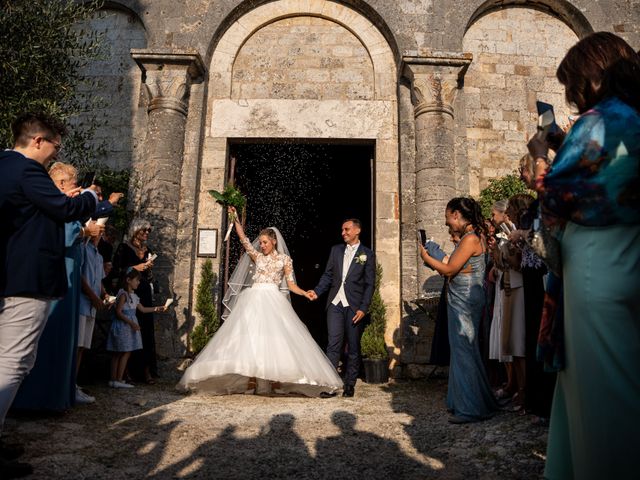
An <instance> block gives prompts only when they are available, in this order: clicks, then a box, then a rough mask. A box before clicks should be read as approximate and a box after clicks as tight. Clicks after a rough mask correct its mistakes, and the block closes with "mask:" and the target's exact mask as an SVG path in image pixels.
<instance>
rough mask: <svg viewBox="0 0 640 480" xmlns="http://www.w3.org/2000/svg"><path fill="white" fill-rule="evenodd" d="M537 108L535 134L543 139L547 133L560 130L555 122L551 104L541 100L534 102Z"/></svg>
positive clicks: (552, 133)
mask: <svg viewBox="0 0 640 480" xmlns="http://www.w3.org/2000/svg"><path fill="white" fill-rule="evenodd" d="M536 109H537V110H538V132H537V133H536V135H537V136H538V137H539V138H540V139H541V140H544V139H545V138H547V135H549V134H551V135H555V134H557V133H558V132H559V131H560V127H559V126H558V124H557V123H556V116H555V114H554V113H553V105H551V104H549V103H545V102H541V101H537V102H536Z"/></svg>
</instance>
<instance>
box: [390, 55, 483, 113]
mask: <svg viewBox="0 0 640 480" xmlns="http://www.w3.org/2000/svg"><path fill="white" fill-rule="evenodd" d="M471 59H472V56H471V54H444V53H438V54H431V55H429V56H413V57H404V58H403V63H404V70H403V71H404V75H405V76H406V77H407V78H408V79H409V81H410V82H411V101H412V103H413V105H414V115H415V116H416V118H417V117H419V116H420V115H423V114H425V113H440V114H447V115H450V116H451V117H453V113H454V112H453V104H454V102H455V99H456V95H457V93H458V89H459V86H460V83H461V81H462V79H463V77H464V73H465V72H466V70H467V68H468V67H469V64H470V63H471Z"/></svg>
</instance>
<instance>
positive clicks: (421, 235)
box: [418, 228, 427, 246]
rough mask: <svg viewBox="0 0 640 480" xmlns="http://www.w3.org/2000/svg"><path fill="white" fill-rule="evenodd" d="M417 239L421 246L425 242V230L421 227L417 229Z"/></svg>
mask: <svg viewBox="0 0 640 480" xmlns="http://www.w3.org/2000/svg"><path fill="white" fill-rule="evenodd" d="M418 241H419V242H420V245H422V246H425V245H426V244H427V232H426V231H425V230H424V229H423V228H421V229H419V230H418Z"/></svg>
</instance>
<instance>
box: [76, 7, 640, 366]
mask: <svg viewBox="0 0 640 480" xmlns="http://www.w3.org/2000/svg"><path fill="white" fill-rule="evenodd" d="M102 13H103V14H102V15H100V16H97V17H96V18H95V19H94V20H93V21H92V22H91V25H90V27H91V28H94V29H98V30H102V31H105V35H106V39H107V44H108V48H109V52H108V55H107V56H106V58H104V59H103V60H101V61H99V62H95V63H94V64H92V65H91V66H90V67H89V69H88V72H87V73H88V74H90V75H93V76H96V77H98V78H99V80H101V81H102V83H103V85H104V88H103V89H102V90H101V91H100V92H98V94H100V95H101V96H102V97H103V98H104V99H105V100H107V102H108V103H110V105H111V106H110V107H109V108H107V109H106V110H105V111H104V112H101V113H102V114H103V115H104V118H105V121H106V123H107V127H105V128H104V129H103V130H102V131H101V132H99V135H100V137H98V138H97V139H96V140H100V141H105V142H106V144H107V147H108V148H107V150H108V152H107V155H106V157H105V158H104V159H102V160H103V161H105V162H107V163H108V164H110V165H111V166H113V167H115V168H130V169H131V170H132V172H133V179H132V183H131V190H130V198H131V200H132V203H133V205H134V211H135V213H136V215H138V216H141V217H144V218H147V219H149V220H150V221H151V222H152V223H153V225H154V232H153V235H152V239H151V242H152V243H153V245H154V246H155V249H156V250H157V251H158V253H159V254H160V257H159V258H158V260H157V261H156V267H155V268H154V270H155V274H156V277H157V278H158V281H159V286H160V289H161V295H163V296H166V295H167V294H168V293H169V292H173V293H175V295H176V298H177V306H176V308H175V315H167V316H164V317H161V318H160V319H159V321H158V328H157V335H158V342H159V344H160V347H159V348H160V352H161V353H162V354H164V355H167V356H180V355H182V354H184V353H185V351H186V349H187V348H188V333H189V331H190V330H191V329H192V328H193V325H194V323H195V322H197V318H196V317H195V312H194V305H195V288H196V285H197V283H198V279H199V273H200V269H201V265H202V263H203V261H204V258H201V257H199V256H198V242H197V236H198V231H199V230H200V229H208V228H215V229H218V232H219V234H220V232H223V230H224V228H226V224H225V222H226V220H225V215H223V211H222V209H221V207H220V206H219V205H217V204H216V203H215V202H214V201H213V199H212V198H211V197H210V196H209V194H208V193H207V192H208V190H211V189H216V190H221V189H222V187H223V186H224V184H225V182H226V181H227V179H228V178H229V174H230V162H231V159H230V155H229V148H230V145H231V144H232V143H233V142H237V141H246V140H250V139H288V140H291V139H294V140H295V139H304V140H313V141H315V142H320V143H321V142H323V141H327V142H335V141H345V142H346V141H349V142H354V141H356V142H357V141H366V142H369V144H371V145H372V149H373V168H372V175H373V179H372V192H371V193H372V194H371V203H372V205H371V210H372V223H373V225H372V226H371V230H372V232H373V236H372V238H373V244H374V245H373V246H374V248H375V251H376V254H377V257H378V260H379V262H380V264H381V265H382V267H383V270H384V281H383V284H382V287H381V294H382V297H383V299H384V300H385V302H386V305H387V316H388V324H387V345H388V346H389V351H390V352H391V357H392V367H393V368H394V373H395V374H396V375H408V376H418V375H421V374H423V373H424V372H425V371H426V363H427V359H428V354H429V343H430V336H431V330H432V328H433V322H432V321H431V320H427V318H426V317H425V316H424V314H422V313H421V311H420V309H419V308H418V307H417V305H416V303H415V300H416V299H418V298H419V297H420V296H421V295H422V294H423V292H424V286H425V284H426V285H429V282H431V281H433V278H432V277H433V273H430V272H429V271H428V270H427V269H426V268H425V267H424V266H423V265H421V262H420V259H419V257H418V256H417V252H416V240H415V237H416V235H415V232H416V229H417V228H425V229H426V230H427V231H428V232H430V235H433V236H434V237H435V238H436V239H437V240H439V241H441V242H443V243H446V240H447V236H446V229H445V227H444V220H443V218H444V207H445V205H446V203H447V201H448V200H449V199H450V198H451V197H454V196H458V195H478V194H479V192H480V190H481V189H482V188H483V187H484V186H486V184H487V182H488V180H489V179H491V178H496V177H500V176H502V175H505V174H507V173H511V172H513V171H514V170H516V168H517V165H518V160H519V158H520V157H521V156H522V154H523V153H525V152H526V139H527V137H528V136H529V135H530V134H531V133H532V132H533V131H534V130H535V119H536V110H535V101H536V100H538V99H540V100H543V101H546V102H548V103H552V104H553V105H554V106H555V107H556V116H557V117H558V119H559V121H560V123H562V121H563V119H566V116H567V115H568V114H569V113H570V112H569V109H568V107H567V106H566V105H565V102H564V96H563V89H562V87H561V86H560V85H559V84H558V82H557V81H556V79H555V68H556V67H557V65H558V63H559V61H560V60H561V59H562V57H563V56H564V54H565V52H566V51H567V49H568V48H569V47H570V46H571V45H573V44H574V43H575V42H576V41H577V40H578V39H579V38H581V37H582V36H584V35H587V34H588V33H590V32H593V31H600V30H607V31H613V32H615V33H617V34H618V35H620V36H622V37H624V38H625V39H626V40H627V41H628V42H629V43H630V44H631V45H632V46H633V47H634V48H636V49H637V48H640V31H639V25H640V4H638V2H637V1H635V0H607V1H597V0H572V1H565V0H531V1H528V0H485V1H482V0H464V1H445V0H397V1H396V0H394V1H390V0H368V1H364V0H342V1H332V0H274V1H263V0H247V1H238V0H210V1H207V0H181V1H169V0H153V1H152V0H121V1H109V2H106V4H105V8H104V12H102ZM338 228H339V226H336V229H338ZM220 236H221V235H220ZM224 258H225V251H224V246H223V243H222V242H221V241H220V240H219V241H218V245H217V252H216V256H215V258H213V259H212V260H213V263H214V270H215V271H220V272H222V269H223V266H224ZM294 260H295V259H294Z"/></svg>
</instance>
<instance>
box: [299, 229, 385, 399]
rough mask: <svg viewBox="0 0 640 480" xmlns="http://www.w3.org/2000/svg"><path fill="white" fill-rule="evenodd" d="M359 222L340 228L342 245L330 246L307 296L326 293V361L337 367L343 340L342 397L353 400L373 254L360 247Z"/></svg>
mask: <svg viewBox="0 0 640 480" xmlns="http://www.w3.org/2000/svg"><path fill="white" fill-rule="evenodd" d="M361 229H362V226H361V223H360V220H358V219H356V218H350V219H348V220H345V221H344V222H343V224H342V239H343V240H344V242H345V244H344V245H334V247H333V248H332V249H331V254H330V255H329V261H328V262H327V268H326V269H325V271H324V273H323V274H322V277H320V281H319V282H318V285H317V286H316V288H314V289H313V290H311V291H310V292H309V293H311V294H312V295H313V296H314V299H316V298H317V297H318V296H319V295H322V294H323V293H325V292H326V291H327V290H328V291H329V298H328V301H327V329H328V337H329V343H328V345H327V357H329V360H331V363H333V366H334V367H336V368H337V367H338V362H339V360H340V355H341V353H342V351H343V345H344V339H345V336H346V337H347V344H348V347H349V351H348V358H347V364H346V369H345V376H344V390H343V393H342V396H343V397H353V393H354V386H355V384H356V379H357V378H358V371H359V369H360V337H361V336H362V331H363V330H364V325H363V322H362V319H363V318H364V316H365V315H366V314H367V310H368V309H369V304H370V303H371V297H372V296H373V289H374V283H375V279H376V259H375V255H374V253H373V252H372V251H371V250H369V249H368V248H367V247H365V246H364V245H362V244H361V243H360V231H361Z"/></svg>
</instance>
